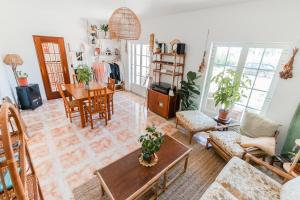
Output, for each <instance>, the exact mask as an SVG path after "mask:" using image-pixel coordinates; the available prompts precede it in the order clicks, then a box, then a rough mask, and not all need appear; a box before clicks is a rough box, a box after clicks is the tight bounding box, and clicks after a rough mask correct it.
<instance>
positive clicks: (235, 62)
mask: <svg viewBox="0 0 300 200" xmlns="http://www.w3.org/2000/svg"><path fill="white" fill-rule="evenodd" d="M286 55H287V47H286V46H283V45H269V46H268V45H251V44H243V45H241V44H239V45H235V44H234V45H228V44H214V46H213V49H212V53H211V59H210V64H209V71H208V74H207V81H206V87H205V92H204V97H203V101H202V108H203V111H204V112H207V113H209V114H216V113H217V112H218V109H217V108H215V102H214V99H213V94H214V92H215V91H216V90H217V89H218V87H217V85H216V84H215V83H213V82H211V79H212V77H214V76H215V75H217V74H219V73H221V72H223V71H224V70H227V69H232V70H235V71H236V72H238V73H240V74H243V75H245V76H247V77H248V78H249V79H250V80H251V86H250V87H249V88H244V91H245V97H243V98H241V100H240V101H239V102H237V103H235V104H234V106H233V108H232V111H231V112H230V115H231V117H232V118H233V119H236V120H240V119H241V117H242V115H243V113H244V111H245V110H246V109H247V110H249V111H251V112H255V113H263V112H265V111H266V109H267V105H268V103H269V102H270V100H271V97H272V92H273V90H274V87H275V83H276V80H277V79H278V73H277V71H278V69H279V67H278V66H281V65H282V64H283V62H282V61H283V60H284V57H285V56H286Z"/></svg>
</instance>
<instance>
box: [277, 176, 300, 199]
mask: <svg viewBox="0 0 300 200" xmlns="http://www.w3.org/2000/svg"><path fill="white" fill-rule="evenodd" d="M299 199H300V177H297V178H294V179H292V180H290V181H288V182H286V183H285V184H284V185H283V186H282V189H281V192H280V200H299Z"/></svg>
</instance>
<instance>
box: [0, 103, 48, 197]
mask: <svg viewBox="0 0 300 200" xmlns="http://www.w3.org/2000/svg"><path fill="white" fill-rule="evenodd" d="M11 123H13V124H14V125H15V128H16V130H12V129H11ZM0 133H1V137H0V186H1V187H0V199H7V200H9V199H18V200H43V199H44V198H43V194H42V191H41V187H40V184H39V180H38V177H37V175H36V172H35V169H34V166H33V163H32V160H31V156H30V152H29V149H28V146H27V142H26V139H25V138H26V137H25V130H24V128H23V126H22V124H21V120H20V114H19V112H18V111H17V108H16V107H15V106H14V105H13V104H11V103H8V102H5V103H3V104H2V105H1V109H0Z"/></svg>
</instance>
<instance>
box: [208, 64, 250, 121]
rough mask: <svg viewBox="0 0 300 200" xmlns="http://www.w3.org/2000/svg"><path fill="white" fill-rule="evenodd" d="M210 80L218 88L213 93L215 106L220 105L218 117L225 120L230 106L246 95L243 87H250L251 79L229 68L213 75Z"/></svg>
mask: <svg viewBox="0 0 300 200" xmlns="http://www.w3.org/2000/svg"><path fill="white" fill-rule="evenodd" d="M212 82H215V83H216V84H217V86H218V90H217V91H216V92H215V93H214V94H213V97H214V100H215V106H216V107H217V106H218V105H220V106H221V107H220V109H219V116H218V118H219V120H222V121H227V120H228V114H229V110H230V108H231V107H232V106H233V104H234V103H236V102H238V101H240V100H241V98H242V97H246V96H245V95H244V92H245V88H249V87H250V85H251V81H250V79H249V78H248V77H246V76H244V75H243V76H242V75H241V74H239V73H237V72H236V71H234V70H231V69H229V70H224V71H223V72H221V73H220V74H218V75H216V76H215V77H213V78H212Z"/></svg>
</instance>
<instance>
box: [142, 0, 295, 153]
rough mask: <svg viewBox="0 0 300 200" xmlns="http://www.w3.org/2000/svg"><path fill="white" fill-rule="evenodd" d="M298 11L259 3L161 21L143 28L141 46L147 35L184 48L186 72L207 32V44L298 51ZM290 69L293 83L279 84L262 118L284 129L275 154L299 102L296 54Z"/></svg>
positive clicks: (271, 1)
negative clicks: (245, 44) (250, 44)
mask: <svg viewBox="0 0 300 200" xmlns="http://www.w3.org/2000/svg"><path fill="white" fill-rule="evenodd" d="M299 8H300V1H299V0H284V1H283V0H264V1H262V0H261V1H253V2H248V3H241V4H235V5H229V6H224V7H217V8H210V9H203V10H199V11H196V12H188V13H181V14H177V15H172V16H166V17H161V18H159V19H153V20H149V21H145V22H144V23H143V29H142V30H143V34H142V40H148V37H149V34H150V33H155V36H156V37H157V38H158V39H159V41H165V42H168V41H170V40H171V39H174V38H179V39H180V40H182V42H185V43H186V44H187V50H186V53H187V60H186V68H185V72H188V71H189V70H193V71H196V70H198V66H199V64H200V62H201V58H202V54H203V49H204V42H205V38H206V33H207V30H208V28H209V29H210V32H211V34H210V41H209V42H254V43H273V42H284V43H291V44H292V46H298V47H300V26H299V19H300V12H299ZM294 66H295V69H294V78H293V79H290V80H282V79H281V80H280V81H279V83H278V86H277V88H276V91H275V93H274V96H273V99H272V101H271V104H270V106H269V110H268V111H267V113H266V115H267V117H269V118H271V119H273V120H276V121H278V122H280V123H281V124H283V126H282V127H281V134H280V136H279V144H278V149H281V147H282V145H283V142H284V139H285V137H286V133H287V129H288V126H289V123H290V121H291V119H292V116H293V114H294V112H295V110H296V107H297V105H298V103H299V102H300V92H299V89H298V88H299V82H300V53H299V54H298V55H297V57H296V60H295V65H294Z"/></svg>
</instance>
